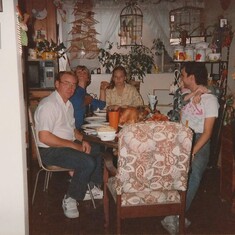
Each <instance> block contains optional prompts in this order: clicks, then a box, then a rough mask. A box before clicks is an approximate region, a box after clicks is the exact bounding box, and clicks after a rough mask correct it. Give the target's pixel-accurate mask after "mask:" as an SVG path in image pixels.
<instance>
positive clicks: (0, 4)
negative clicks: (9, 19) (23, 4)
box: [0, 0, 3, 12]
mask: <svg viewBox="0 0 235 235" xmlns="http://www.w3.org/2000/svg"><path fill="white" fill-rule="evenodd" d="M2 10H3V9H2V0H0V12H2Z"/></svg>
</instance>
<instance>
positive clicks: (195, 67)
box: [181, 62, 208, 86]
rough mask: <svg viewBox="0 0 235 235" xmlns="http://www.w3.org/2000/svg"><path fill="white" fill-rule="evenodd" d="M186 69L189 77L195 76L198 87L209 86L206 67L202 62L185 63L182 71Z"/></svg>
mask: <svg viewBox="0 0 235 235" xmlns="http://www.w3.org/2000/svg"><path fill="white" fill-rule="evenodd" d="M183 68H184V69H185V72H186V73H187V76H190V75H194V77H195V82H196V84H197V85H204V86H207V79H208V72H207V69H206V65H205V64H204V63H201V62H185V63H183V64H182V67H181V69H183Z"/></svg>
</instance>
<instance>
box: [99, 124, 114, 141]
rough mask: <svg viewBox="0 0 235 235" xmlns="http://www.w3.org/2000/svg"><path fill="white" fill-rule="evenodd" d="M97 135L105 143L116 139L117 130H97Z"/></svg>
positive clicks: (106, 127)
mask: <svg viewBox="0 0 235 235" xmlns="http://www.w3.org/2000/svg"><path fill="white" fill-rule="evenodd" d="M96 131H97V135H98V137H99V138H100V139H101V140H103V141H112V140H114V139H115V137H116V130H115V129H114V128H113V127H111V126H105V127H100V128H97V130H96Z"/></svg>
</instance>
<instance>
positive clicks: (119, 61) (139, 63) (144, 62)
mask: <svg viewBox="0 0 235 235" xmlns="http://www.w3.org/2000/svg"><path fill="white" fill-rule="evenodd" d="M112 48H113V43H110V42H108V47H107V49H103V48H101V49H100V52H99V55H98V59H99V62H100V63H101V65H102V66H103V67H104V68H105V69H106V73H109V72H111V71H110V70H111V69H113V68H114V67H116V66H117V65H122V66H124V67H125V68H126V70H127V73H128V80H129V81H130V80H139V81H142V82H143V79H144V76H145V75H146V74H147V73H151V70H152V68H153V66H154V54H153V52H152V51H151V50H150V49H149V48H148V47H146V46H138V45H137V46H132V47H131V49H130V51H129V52H128V53H126V54H122V53H118V52H114V53H111V50H112Z"/></svg>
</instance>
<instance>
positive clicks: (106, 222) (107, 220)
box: [103, 167, 109, 228]
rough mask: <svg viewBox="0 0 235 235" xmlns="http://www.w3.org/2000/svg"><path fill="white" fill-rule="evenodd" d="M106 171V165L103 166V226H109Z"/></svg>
mask: <svg viewBox="0 0 235 235" xmlns="http://www.w3.org/2000/svg"><path fill="white" fill-rule="evenodd" d="M108 174H109V173H108V171H107V169H106V167H104V174H103V176H104V179H103V180H104V227H105V228H108V227H109V198H108V191H107V190H108V189H107V182H108Z"/></svg>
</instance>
